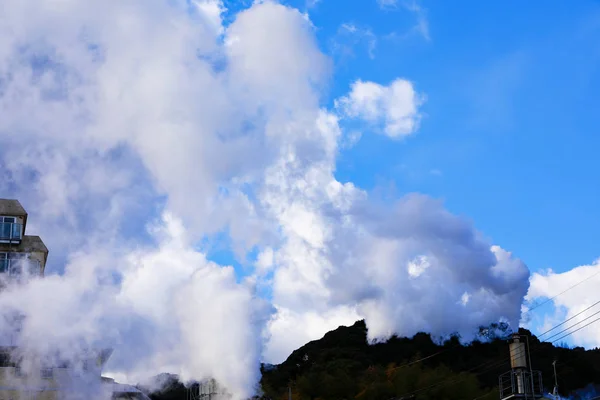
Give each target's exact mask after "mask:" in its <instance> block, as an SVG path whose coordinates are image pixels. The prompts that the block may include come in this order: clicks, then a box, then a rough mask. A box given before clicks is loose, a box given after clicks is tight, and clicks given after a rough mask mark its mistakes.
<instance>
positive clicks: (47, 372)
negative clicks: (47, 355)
mask: <svg viewBox="0 0 600 400" xmlns="http://www.w3.org/2000/svg"><path fill="white" fill-rule="evenodd" d="M53 376H54V375H53V370H52V368H42V379H52V377H53Z"/></svg>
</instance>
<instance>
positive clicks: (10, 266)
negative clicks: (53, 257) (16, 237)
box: [0, 252, 28, 275]
mask: <svg viewBox="0 0 600 400" xmlns="http://www.w3.org/2000/svg"><path fill="white" fill-rule="evenodd" d="M27 258H28V257H27V255H26V254H23V253H15V252H1V253H0V273H8V274H9V275H19V274H21V269H22V267H23V263H24V262H25V263H27V262H28V260H27Z"/></svg>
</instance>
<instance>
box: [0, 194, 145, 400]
mask: <svg viewBox="0 0 600 400" xmlns="http://www.w3.org/2000/svg"><path fill="white" fill-rule="evenodd" d="M26 228H27V212H26V211H25V209H24V208H23V206H22V205H21V203H20V202H19V201H18V200H7V199H0V290H6V289H7V288H8V287H10V286H11V285H18V284H20V283H23V282H26V281H27V278H42V277H43V276H44V270H45V267H46V260H47V259H48V248H47V247H46V245H45V244H44V242H43V241H42V239H41V238H40V237H39V236H29V235H26V234H25V232H26ZM0 317H2V318H4V319H5V320H7V322H8V323H9V325H10V327H9V328H7V330H6V331H2V332H0V400H5V399H28V400H67V399H81V398H91V397H90V396H88V395H87V394H92V393H93V394H94V395H96V394H99V393H106V396H104V397H103V398H112V399H142V400H148V397H147V396H145V395H144V394H143V393H142V392H140V391H139V390H137V389H136V388H134V387H132V386H129V385H122V384H118V383H115V382H114V381H112V380H110V379H106V378H103V377H102V375H101V373H102V367H103V366H104V364H105V363H106V361H108V359H109V357H110V355H111V354H112V350H111V349H89V350H85V351H82V352H81V353H80V354H78V356H77V357H75V358H74V357H69V359H64V360H63V359H61V357H60V355H58V356H56V355H53V357H48V355H46V354H44V355H39V354H32V352H30V351H28V349H27V348H24V347H25V346H23V347H21V346H20V341H19V337H20V333H21V330H22V327H23V322H24V321H25V320H26V318H27V316H25V315H21V314H19V313H17V312H14V313H12V314H10V315H7V314H6V313H3V314H2V315H1V316H0ZM48 334H51V332H48ZM82 388H84V389H82ZM82 391H85V393H83V392H82ZM88 392H89V393H88Z"/></svg>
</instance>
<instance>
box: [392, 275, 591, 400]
mask: <svg viewBox="0 0 600 400" xmlns="http://www.w3.org/2000/svg"><path fill="white" fill-rule="evenodd" d="M588 279H589V278H588ZM573 287H574V286H573ZM563 293H564V292H563ZM597 321H600V317H599V318H597V319H595V320H593V321H591V322H589V323H587V324H585V325H584V326H582V327H580V328H578V329H576V330H574V331H572V332H569V333H567V334H565V335H563V336H561V337H559V338H558V339H556V340H554V341H553V342H552V344H554V343H556V342H557V341H559V340H561V339H564V338H565V337H567V336H570V335H572V334H573V333H575V332H577V331H579V330H581V329H583V328H585V327H587V326H589V325H591V324H593V323H595V322H597ZM564 322H567V321H564ZM564 322H563V323H564ZM563 323H561V324H559V325H562V324H563ZM559 325H557V326H559ZM568 329H570V328H568ZM540 350H541V349H540V348H539V347H538V348H537V349H533V350H532V349H530V354H531V353H536V352H538V351H540ZM521 351H525V349H523V350H521ZM518 355H519V354H516V355H512V356H511V357H515V356H518ZM511 357H507V358H504V359H502V360H500V361H496V362H494V360H492V362H491V364H490V361H488V362H485V363H482V364H480V365H478V366H476V367H474V368H471V369H469V370H467V371H465V372H472V371H474V370H476V369H479V368H482V367H486V368H485V369H484V370H482V371H480V372H478V373H476V374H475V376H479V375H481V374H484V373H486V372H488V371H490V370H492V369H494V368H496V367H498V366H500V365H502V364H504V363H505V362H506V361H508V360H510V359H511ZM463 379H465V377H457V378H446V379H444V380H442V381H439V382H437V383H434V384H432V385H429V386H426V387H424V388H421V389H417V390H414V391H412V392H409V393H406V394H404V395H402V396H400V398H404V397H409V396H414V395H415V394H417V393H421V392H423V391H426V390H431V389H433V388H435V387H437V386H440V385H444V384H452V383H456V382H459V381H461V380H463Z"/></svg>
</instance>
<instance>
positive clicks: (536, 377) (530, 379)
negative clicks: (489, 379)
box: [498, 369, 544, 399]
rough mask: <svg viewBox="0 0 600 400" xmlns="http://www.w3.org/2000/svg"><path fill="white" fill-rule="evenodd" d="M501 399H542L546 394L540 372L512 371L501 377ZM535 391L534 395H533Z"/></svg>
mask: <svg viewBox="0 0 600 400" xmlns="http://www.w3.org/2000/svg"><path fill="white" fill-rule="evenodd" d="M498 383H499V391H500V398H501V399H505V398H511V397H512V398H530V399H531V398H540V397H542V395H543V393H544V387H543V384H542V373H541V372H540V371H531V372H530V371H527V370H524V369H523V370H512V371H508V372H506V373H504V374H502V375H500V377H499V382H498ZM532 390H533V393H531V392H532Z"/></svg>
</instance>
